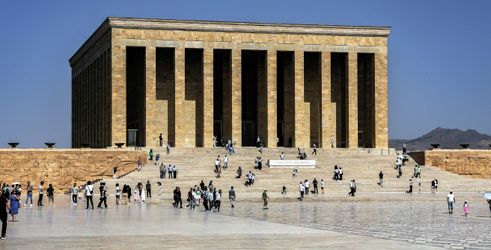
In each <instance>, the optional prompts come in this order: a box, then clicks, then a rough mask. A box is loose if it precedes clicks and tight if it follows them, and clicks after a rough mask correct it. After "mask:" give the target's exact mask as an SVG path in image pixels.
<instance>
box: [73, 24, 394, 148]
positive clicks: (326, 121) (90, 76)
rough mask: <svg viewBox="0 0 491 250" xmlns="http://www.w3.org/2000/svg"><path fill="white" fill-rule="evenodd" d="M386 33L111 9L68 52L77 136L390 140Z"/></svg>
mask: <svg viewBox="0 0 491 250" xmlns="http://www.w3.org/2000/svg"><path fill="white" fill-rule="evenodd" d="M389 33H390V28H389V27H372V26H370V27H367V26H332V25H310V24H309V25H305V24H270V23H246V22H219V21H188V20H164V19H142V18H115V17H109V18H107V19H106V20H105V21H104V22H103V23H102V24H101V26H100V27H99V28H98V29H97V30H96V31H95V32H94V33H93V34H92V35H91V36H90V37H89V39H88V40H87V41H86V42H85V43H84V44H83V45H82V46H81V47H80V49H78V50H77V52H76V53H75V54H74V55H73V56H72V57H71V58H70V65H71V68H72V146H73V147H80V146H81V145H82V144H88V145H90V146H91V147H97V148H105V147H110V146H113V145H114V143H125V144H126V145H129V146H133V145H139V146H147V147H154V146H156V145H157V144H158V141H159V135H160V134H162V137H163V141H164V143H167V142H168V143H170V144H171V145H172V146H176V147H211V146H212V144H213V137H214V136H216V137H217V138H218V140H223V141H227V140H229V139H230V140H232V141H233V143H234V144H235V146H237V147H241V146H253V145H255V143H256V138H257V137H258V136H259V137H260V138H261V140H262V141H263V142H264V144H265V146H266V147H281V146H285V147H287V146H291V147H301V148H303V147H309V146H311V145H313V144H316V145H317V146H318V147H324V148H326V147H332V146H336V147H348V148H356V147H370V148H387V147H388V119H387V115H388V107H387V94H388V92H387V86H388V80H387V40H388V36H389ZM333 144H334V145H333Z"/></svg>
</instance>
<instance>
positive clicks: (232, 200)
mask: <svg viewBox="0 0 491 250" xmlns="http://www.w3.org/2000/svg"><path fill="white" fill-rule="evenodd" d="M228 199H229V200H230V207H232V208H234V207H235V190H234V187H233V186H231V187H230V190H229V191H228Z"/></svg>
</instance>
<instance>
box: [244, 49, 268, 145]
mask: <svg viewBox="0 0 491 250" xmlns="http://www.w3.org/2000/svg"><path fill="white" fill-rule="evenodd" d="M266 80H267V75H266V51H253V50H243V51H242V146H255V145H256V138H257V137H258V136H259V137H261V138H262V140H264V138H266V136H267V110H265V107H266V103H265V100H266V88H265V87H266ZM265 128H266V129H265Z"/></svg>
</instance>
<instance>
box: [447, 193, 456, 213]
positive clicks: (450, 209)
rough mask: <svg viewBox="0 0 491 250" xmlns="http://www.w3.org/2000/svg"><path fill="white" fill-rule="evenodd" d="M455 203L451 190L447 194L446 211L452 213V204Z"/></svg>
mask: <svg viewBox="0 0 491 250" xmlns="http://www.w3.org/2000/svg"><path fill="white" fill-rule="evenodd" d="M455 203H456V201H455V195H454V194H453V192H452V190H450V192H449V193H448V195H447V205H448V213H449V214H452V213H453V206H454V204H455Z"/></svg>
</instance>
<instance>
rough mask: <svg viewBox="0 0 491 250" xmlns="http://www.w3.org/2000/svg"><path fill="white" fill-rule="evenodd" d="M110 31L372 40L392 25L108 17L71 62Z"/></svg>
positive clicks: (386, 31) (380, 35)
mask: <svg viewBox="0 0 491 250" xmlns="http://www.w3.org/2000/svg"><path fill="white" fill-rule="evenodd" d="M110 28H123V29H147V30H182V31H202V32H239V33H266V34H306V35H334V36H369V37H373V36H379V37H388V36H389V34H390V30H391V27H390V26H352V25H322V24H293V23H259V22H234V21H210V20H176V19H158V18H133V17H108V18H106V19H105V20H104V22H103V23H102V24H101V25H100V26H99V27H98V28H97V30H96V31H94V33H93V34H92V35H91V36H90V37H89V38H88V39H87V40H86V41H85V43H84V44H83V45H82V46H81V47H80V48H79V49H78V50H77V51H76V52H75V54H74V55H73V56H72V57H71V58H70V60H69V61H70V63H73V62H74V59H75V57H76V56H77V55H78V54H80V53H82V52H84V51H85V50H86V49H87V48H88V47H90V46H91V45H92V43H93V42H94V40H98V37H99V36H101V35H103V34H104V33H105V32H106V31H107V30H108V29H110Z"/></svg>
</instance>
